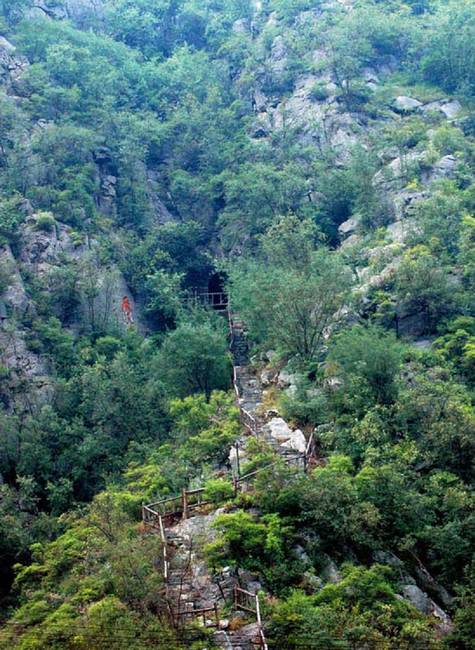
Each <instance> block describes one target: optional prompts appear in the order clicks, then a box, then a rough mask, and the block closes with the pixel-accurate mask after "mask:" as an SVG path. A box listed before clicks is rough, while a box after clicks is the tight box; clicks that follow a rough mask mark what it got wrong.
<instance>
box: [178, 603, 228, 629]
mask: <svg viewBox="0 0 475 650" xmlns="http://www.w3.org/2000/svg"><path fill="white" fill-rule="evenodd" d="M211 613H212V614H213V620H212V621H210V620H209V614H211ZM207 615H208V616H207ZM177 618H178V619H179V621H178V622H179V623H180V624H181V625H183V624H184V623H185V622H186V619H188V618H192V619H197V618H198V619H199V618H201V621H202V623H203V627H215V628H219V607H218V603H215V604H214V606H213V607H204V608H201V609H190V610H184V611H182V612H178V613H177Z"/></svg>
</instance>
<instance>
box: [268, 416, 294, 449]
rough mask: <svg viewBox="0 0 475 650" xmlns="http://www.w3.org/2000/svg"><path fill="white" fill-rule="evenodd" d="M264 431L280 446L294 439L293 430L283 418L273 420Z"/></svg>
mask: <svg viewBox="0 0 475 650" xmlns="http://www.w3.org/2000/svg"><path fill="white" fill-rule="evenodd" d="M263 429H264V431H265V432H267V433H269V435H270V436H272V438H274V440H276V441H277V442H278V443H279V444H283V443H284V442H287V441H288V440H290V438H291V437H292V429H291V428H290V427H289V425H288V424H287V422H286V421H285V420H283V419H282V418H272V420H270V421H269V422H268V423H267V424H265V425H264V427H263Z"/></svg>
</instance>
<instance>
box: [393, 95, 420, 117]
mask: <svg viewBox="0 0 475 650" xmlns="http://www.w3.org/2000/svg"><path fill="white" fill-rule="evenodd" d="M421 106H422V102H420V101H419V100H418V99H414V97H406V96H405V95H400V96H399V97H396V99H395V100H394V102H393V108H394V110H396V111H397V112H398V113H413V112H414V111H417V110H418V109H419V108H421Z"/></svg>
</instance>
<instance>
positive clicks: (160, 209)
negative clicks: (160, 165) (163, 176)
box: [147, 169, 175, 225]
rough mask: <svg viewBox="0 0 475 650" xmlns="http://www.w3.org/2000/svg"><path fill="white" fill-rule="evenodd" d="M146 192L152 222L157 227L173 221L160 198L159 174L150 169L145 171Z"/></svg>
mask: <svg viewBox="0 0 475 650" xmlns="http://www.w3.org/2000/svg"><path fill="white" fill-rule="evenodd" d="M147 192H148V199H149V202H150V207H151V208H152V218H153V220H154V222H155V223H156V224H158V225H163V224H165V223H168V222H170V221H175V219H174V217H173V216H172V214H171V213H170V212H169V210H168V208H167V207H166V205H165V204H164V203H163V201H162V200H161V198H160V192H159V173H158V172H156V171H153V170H151V169H149V170H147Z"/></svg>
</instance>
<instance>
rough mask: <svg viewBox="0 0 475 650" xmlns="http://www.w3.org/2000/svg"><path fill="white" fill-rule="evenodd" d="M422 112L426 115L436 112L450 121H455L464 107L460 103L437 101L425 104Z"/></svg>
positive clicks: (455, 101)
mask: <svg viewBox="0 0 475 650" xmlns="http://www.w3.org/2000/svg"><path fill="white" fill-rule="evenodd" d="M421 110H422V111H423V112H424V113H429V112H436V113H442V114H443V115H444V116H445V117H446V118H447V119H448V120H453V119H455V118H456V117H457V115H458V114H459V113H460V111H461V110H462V105H461V103H460V102H459V101H457V100H453V101H447V100H437V101H434V102H429V103H428V104H425V105H424V106H423V107H422V108H421Z"/></svg>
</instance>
